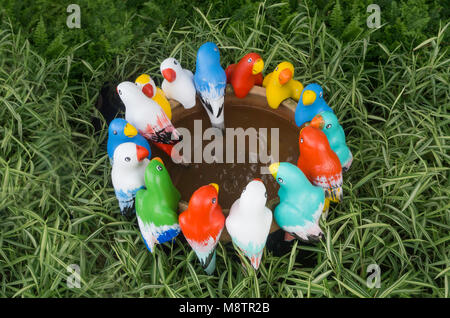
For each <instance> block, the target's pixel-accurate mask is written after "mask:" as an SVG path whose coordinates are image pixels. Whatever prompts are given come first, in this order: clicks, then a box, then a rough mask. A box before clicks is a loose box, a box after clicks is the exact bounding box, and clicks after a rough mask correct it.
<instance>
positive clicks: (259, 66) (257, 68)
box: [252, 59, 264, 75]
mask: <svg viewBox="0 0 450 318" xmlns="http://www.w3.org/2000/svg"><path fill="white" fill-rule="evenodd" d="M263 68H264V61H263V60H262V59H257V60H256V61H255V63H254V64H253V69H252V73H253V75H256V74H258V73H261V72H262V70H263Z"/></svg>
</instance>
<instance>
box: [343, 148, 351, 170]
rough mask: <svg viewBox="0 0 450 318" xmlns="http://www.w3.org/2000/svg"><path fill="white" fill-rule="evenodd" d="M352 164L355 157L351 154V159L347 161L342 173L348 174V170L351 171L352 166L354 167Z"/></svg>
mask: <svg viewBox="0 0 450 318" xmlns="http://www.w3.org/2000/svg"><path fill="white" fill-rule="evenodd" d="M352 162H353V155H352V153H351V152H350V158H349V159H348V160H347V162H346V163H345V165H343V166H342V172H347V171H348V169H350V166H351V165H352Z"/></svg>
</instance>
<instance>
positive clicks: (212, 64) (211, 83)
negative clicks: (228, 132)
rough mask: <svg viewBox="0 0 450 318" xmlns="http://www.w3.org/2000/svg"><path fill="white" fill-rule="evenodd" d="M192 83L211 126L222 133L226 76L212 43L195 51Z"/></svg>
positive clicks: (217, 51)
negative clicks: (195, 57)
mask: <svg viewBox="0 0 450 318" xmlns="http://www.w3.org/2000/svg"><path fill="white" fill-rule="evenodd" d="M194 83H195V88H196V90H197V92H198V94H199V96H200V100H201V102H202V104H203V107H204V108H205V110H206V112H207V113H208V116H209V119H210V121H211V124H212V126H213V127H216V128H219V129H221V130H222V131H223V130H224V129H225V123H224V96H225V87H226V85H227V76H226V74H225V71H224V69H223V68H222V66H220V53H219V48H218V47H217V45H215V44H214V43H212V42H206V43H205V44H203V45H202V46H200V48H199V49H198V51H197V62H196V69H195V75H194Z"/></svg>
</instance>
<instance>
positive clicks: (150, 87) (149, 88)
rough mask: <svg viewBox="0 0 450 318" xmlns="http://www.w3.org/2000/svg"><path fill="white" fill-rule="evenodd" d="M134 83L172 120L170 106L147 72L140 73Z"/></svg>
mask: <svg viewBox="0 0 450 318" xmlns="http://www.w3.org/2000/svg"><path fill="white" fill-rule="evenodd" d="M134 83H135V84H136V85H137V86H138V87H140V88H141V89H142V92H143V93H144V94H145V95H146V96H147V97H148V98H151V99H153V100H154V101H155V102H156V103H157V104H158V105H159V106H160V107H161V108H162V110H163V111H164V112H165V113H166V115H167V118H169V119H170V120H172V108H171V107H170V103H169V101H168V100H167V98H166V96H165V95H164V92H163V90H162V89H161V88H159V87H156V84H155V81H154V80H153V79H152V78H151V77H150V75H148V74H141V75H139V77H138V78H136V80H135V81H134Z"/></svg>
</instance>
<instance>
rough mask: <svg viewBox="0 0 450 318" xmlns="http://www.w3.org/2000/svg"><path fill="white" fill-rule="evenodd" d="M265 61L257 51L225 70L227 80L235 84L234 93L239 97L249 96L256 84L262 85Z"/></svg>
mask: <svg viewBox="0 0 450 318" xmlns="http://www.w3.org/2000/svg"><path fill="white" fill-rule="evenodd" d="M263 68H264V61H263V59H262V58H261V56H259V54H257V53H248V54H247V55H245V56H244V57H243V58H242V59H241V60H240V61H239V63H237V64H231V65H230V66H228V67H227V69H226V70H225V73H226V75H227V82H228V83H231V85H232V86H233V90H234V94H235V95H236V96H237V97H239V98H244V97H245V96H247V94H248V92H250V90H251V89H252V87H253V86H254V85H259V86H261V85H262V82H263V75H262V73H261V72H262V70H263Z"/></svg>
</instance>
